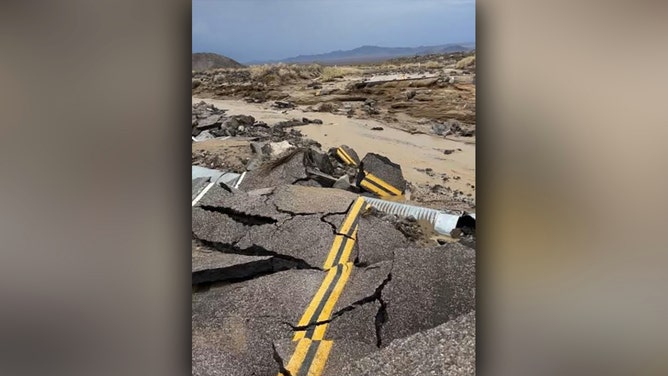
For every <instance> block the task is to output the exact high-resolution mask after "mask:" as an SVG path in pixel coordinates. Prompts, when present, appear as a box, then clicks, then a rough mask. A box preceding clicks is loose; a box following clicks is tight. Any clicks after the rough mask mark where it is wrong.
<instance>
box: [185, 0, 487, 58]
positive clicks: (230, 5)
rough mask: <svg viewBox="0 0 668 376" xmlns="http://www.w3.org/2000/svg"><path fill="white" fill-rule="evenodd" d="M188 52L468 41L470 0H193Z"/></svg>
mask: <svg viewBox="0 0 668 376" xmlns="http://www.w3.org/2000/svg"><path fill="white" fill-rule="evenodd" d="M192 14H193V19H192V25H193V26H192V28H193V29H192V48H193V52H216V53H220V54H223V55H226V56H229V57H231V58H233V59H236V60H239V61H241V62H246V61H251V60H266V59H278V58H285V57H290V56H295V55H300V54H302V55H305V54H314V53H324V52H329V51H332V50H339V49H341V50H346V49H352V48H355V47H359V46H362V45H379V46H387V47H406V46H419V45H436V44H445V43H455V42H473V41H475V1H468V0H466V1H465V0H414V1H398V0H389V1H388V0H382V1H381V0H366V1H351V0H335V1H332V0H322V1H312V0H311V1H308V0H284V1H271V0H218V1H216V0H193V9H192Z"/></svg>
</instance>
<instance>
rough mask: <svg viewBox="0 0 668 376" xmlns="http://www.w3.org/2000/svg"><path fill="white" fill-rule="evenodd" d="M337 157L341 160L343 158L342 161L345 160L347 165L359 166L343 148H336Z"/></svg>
mask: <svg viewBox="0 0 668 376" xmlns="http://www.w3.org/2000/svg"><path fill="white" fill-rule="evenodd" d="M336 155H338V156H339V158H341V160H343V162H344V163H345V164H347V165H350V166H357V163H355V160H354V159H353V158H352V157H351V156H350V155H348V153H346V151H345V150H343V149H342V148H340V147H339V148H336Z"/></svg>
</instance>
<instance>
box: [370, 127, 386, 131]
mask: <svg viewBox="0 0 668 376" xmlns="http://www.w3.org/2000/svg"><path fill="white" fill-rule="evenodd" d="M371 130H372V131H382V130H383V127H373V128H371Z"/></svg>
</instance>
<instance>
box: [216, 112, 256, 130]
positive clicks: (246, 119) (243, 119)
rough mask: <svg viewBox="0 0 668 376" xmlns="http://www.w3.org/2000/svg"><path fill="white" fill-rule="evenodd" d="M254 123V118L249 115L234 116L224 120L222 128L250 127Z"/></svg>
mask: <svg viewBox="0 0 668 376" xmlns="http://www.w3.org/2000/svg"><path fill="white" fill-rule="evenodd" d="M253 123H255V118H254V117H252V116H249V115H234V116H231V117H230V118H229V119H227V120H225V122H224V123H223V127H225V128H228V129H229V128H237V129H238V128H239V127H240V126H250V125H253Z"/></svg>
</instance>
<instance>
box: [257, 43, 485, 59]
mask: <svg viewBox="0 0 668 376" xmlns="http://www.w3.org/2000/svg"><path fill="white" fill-rule="evenodd" d="M474 49H475V43H450V44H443V45H439V46H420V47H379V46H362V47H358V48H355V49H352V50H346V51H341V50H338V51H332V52H328V53H324V54H317V55H299V56H295V57H289V58H285V59H281V60H272V61H250V62H247V63H246V64H265V63H324V64H337V63H338V64H344V63H357V62H369V61H379V60H386V59H391V58H395V57H402V56H415V55H429V54H442V53H452V52H466V51H472V50H474Z"/></svg>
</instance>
